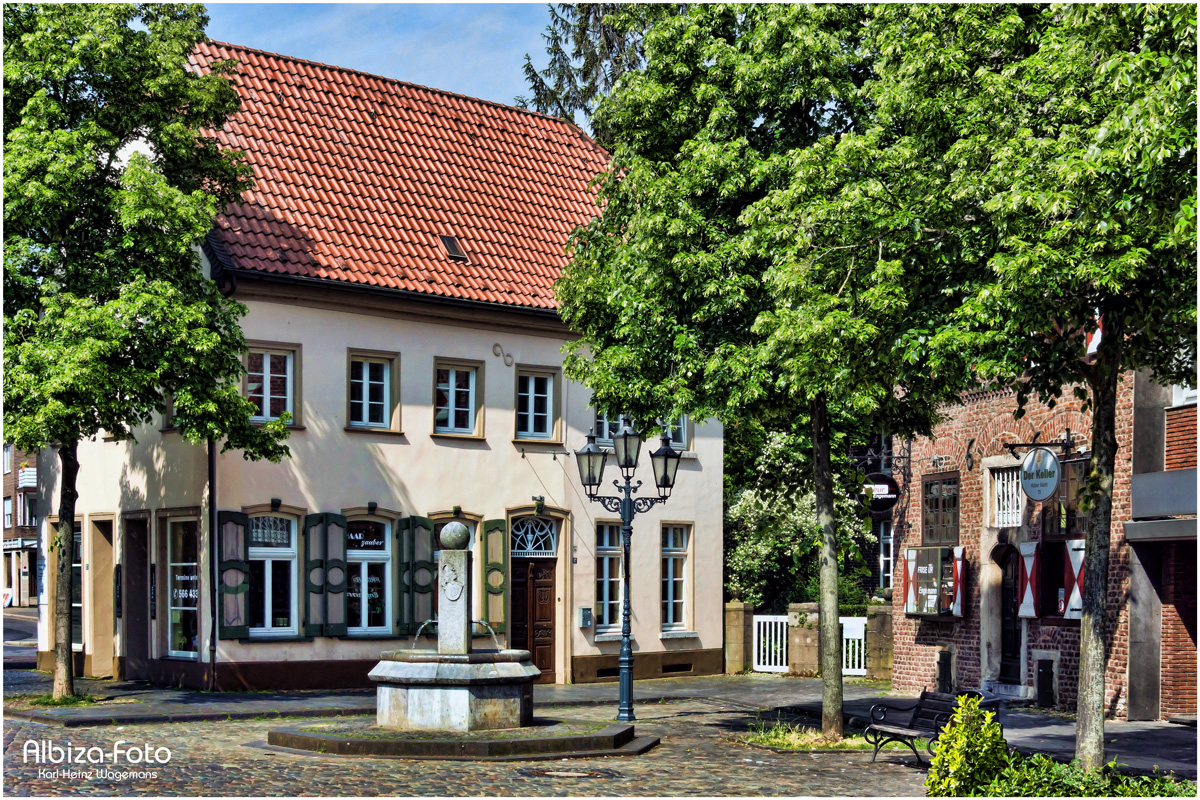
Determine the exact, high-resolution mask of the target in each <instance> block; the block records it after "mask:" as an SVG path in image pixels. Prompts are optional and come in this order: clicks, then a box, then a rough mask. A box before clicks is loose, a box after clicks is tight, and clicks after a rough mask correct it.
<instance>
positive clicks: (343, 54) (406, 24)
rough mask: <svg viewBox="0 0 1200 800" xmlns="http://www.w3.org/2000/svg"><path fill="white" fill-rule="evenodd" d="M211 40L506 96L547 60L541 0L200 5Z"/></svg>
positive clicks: (508, 99) (498, 98)
mask: <svg viewBox="0 0 1200 800" xmlns="http://www.w3.org/2000/svg"><path fill="white" fill-rule="evenodd" d="M207 8H208V14H209V17H210V18H211V21H210V22H209V25H208V35H209V37H210V38H212V39H216V40H218V41H223V42H231V43H234V44H241V45H246V46H247V47H254V48H258V49H260V50H268V51H270V52H273V53H280V54H283V55H288V56H296V57H297V58H305V59H309V60H312V61H321V62H324V63H326V64H336V65H338V66H340V67H348V68H350V69H357V70H362V71H364V72H370V73H373V74H375V75H383V76H385V77H388V78H396V79H398V80H402V81H408V82H410V83H419V84H422V85H425V86H431V87H434V88H437V89H445V90H447V91H451V92H458V93H460V94H465V95H469V96H471V97H479V98H482V99H484V100H493V101H495V102H498V103H508V104H511V103H512V102H513V98H514V97H515V96H517V95H519V94H527V90H526V85H525V78H524V75H523V74H522V71H521V68H522V65H523V64H524V63H525V54H526V53H529V54H530V55H531V56H532V57H533V61H534V64H535V65H536V66H538V67H539V68H540V67H542V66H543V65H544V64H545V63H546V56H545V44H544V42H543V41H542V37H541V34H542V31H543V30H544V29H545V27H546V23H547V22H548V21H549V14H548V12H547V10H546V5H545V3H529V4H522V3H508V4H483V3H480V4H475V3H458V4H450V3H446V4H438V3H428V4H415V3H414V4H389V3H381V4H366V5H351V4H337V3H334V4H304V3H296V4H283V3H280V4H275V3H208V4H207Z"/></svg>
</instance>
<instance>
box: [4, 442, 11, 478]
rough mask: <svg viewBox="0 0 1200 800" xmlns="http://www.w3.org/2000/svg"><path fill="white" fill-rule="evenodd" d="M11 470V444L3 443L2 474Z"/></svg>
mask: <svg viewBox="0 0 1200 800" xmlns="http://www.w3.org/2000/svg"><path fill="white" fill-rule="evenodd" d="M10 472H12V445H11V444H6V445H4V474H5V475H7V474H8V473H10Z"/></svg>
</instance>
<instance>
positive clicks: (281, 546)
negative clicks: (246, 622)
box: [249, 515, 299, 636]
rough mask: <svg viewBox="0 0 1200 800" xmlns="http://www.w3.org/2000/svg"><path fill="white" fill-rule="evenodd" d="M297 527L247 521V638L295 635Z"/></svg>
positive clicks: (280, 521) (268, 518)
mask: <svg viewBox="0 0 1200 800" xmlns="http://www.w3.org/2000/svg"><path fill="white" fill-rule="evenodd" d="M297 560H298V559H297V546H296V523H295V520H293V519H291V518H290V517H283V516H272V515H264V516H258V517H251V518H250V575H249V585H250V589H249V592H250V635H251V636H270V635H287V634H293V635H294V634H296V633H297V631H298V630H299V626H298V625H297V616H298V615H297V609H296V597H297V594H296V585H297V579H296V574H297V566H296V564H297Z"/></svg>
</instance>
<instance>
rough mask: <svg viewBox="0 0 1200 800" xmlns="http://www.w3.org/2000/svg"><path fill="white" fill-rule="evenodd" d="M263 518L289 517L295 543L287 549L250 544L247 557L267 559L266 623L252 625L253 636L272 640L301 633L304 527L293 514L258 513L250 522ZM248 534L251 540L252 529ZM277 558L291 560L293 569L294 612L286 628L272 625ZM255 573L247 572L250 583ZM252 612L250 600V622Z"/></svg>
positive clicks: (286, 518)
mask: <svg viewBox="0 0 1200 800" xmlns="http://www.w3.org/2000/svg"><path fill="white" fill-rule="evenodd" d="M263 517H278V518H280V519H284V520H287V522H288V527H289V529H290V531H291V545H290V546H289V547H286V548H284V547H250V548H249V555H248V559H247V560H248V561H263V562H265V564H264V566H263V583H264V586H263V600H264V608H263V622H264V623H265V624H264V626H263V627H261V628H250V638H252V639H258V638H263V639H270V638H272V637H280V636H298V635H299V632H300V601H299V598H300V592H299V585H300V570H299V561H300V558H299V546H298V540H299V538H300V534H299V527H300V526H299V523H298V520H297V519H296V518H295V517H293V516H291V515H289V514H254V515H253V516H251V517H250V525H251V526H253V525H254V520H256V519H261V518H263ZM246 537H247V539H248V540H249V537H250V531H249V530H247V531H246ZM275 561H289V562H290V563H291V565H292V569H291V574H292V597H291V603H292V608H291V615H290V618H291V620H292V624H291V625H290V626H288V627H286V628H283V627H279V628H277V627H275V626H273V625H272V624H271V618H272V613H271V612H272V611H273V610H274V609H273V608H272V606H271V603H272V592H271V581H272V576H271V572H272V570H271V563H272V562H275ZM252 574H253V572H250V571H248V572H247V575H246V580H247V583H248V582H249V581H250V580H251V575H252ZM247 588H249V587H247ZM251 613H252V610H251V609H250V608H249V601H247V609H246V615H247V621H249V619H248V618H249V616H250V615H251Z"/></svg>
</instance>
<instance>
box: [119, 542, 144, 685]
mask: <svg viewBox="0 0 1200 800" xmlns="http://www.w3.org/2000/svg"><path fill="white" fill-rule="evenodd" d="M148 528H149V525H148V523H147V521H146V520H144V519H129V520H125V546H124V547H123V548H122V549H123V550H124V557H123V558H122V569H123V570H124V572H125V574H124V576H123V580H122V584H123V586H122V587H121V593H122V594H123V595H124V597H120V598H117V600H116V602H118V603H122V604H123V606H122V611H123V613H122V622H123V631H122V636H121V639H122V642H123V644H124V650H125V679H126V680H136V681H144V680H147V679H149V677H150V579H149V564H150V532H149V530H148Z"/></svg>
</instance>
